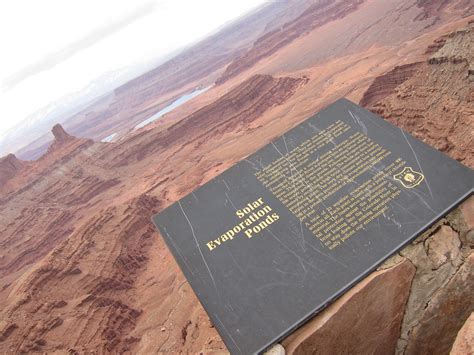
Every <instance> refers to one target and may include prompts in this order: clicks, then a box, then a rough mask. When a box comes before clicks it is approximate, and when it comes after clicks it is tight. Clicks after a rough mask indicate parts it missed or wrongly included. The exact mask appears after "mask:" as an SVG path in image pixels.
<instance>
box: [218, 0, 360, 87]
mask: <svg viewBox="0 0 474 355" xmlns="http://www.w3.org/2000/svg"><path fill="white" fill-rule="evenodd" d="M363 1H364V0H350V1H340V0H338V1H329V0H323V1H318V2H317V3H315V4H313V5H312V6H310V7H309V8H308V9H307V10H305V11H304V13H302V14H301V15H300V16H299V17H297V18H296V19H295V20H292V21H291V22H287V23H285V24H284V25H283V26H281V27H280V28H277V29H275V30H273V31H271V32H269V33H266V34H265V35H263V36H262V37H260V38H258V40H257V41H255V43H254V44H253V47H252V48H251V49H250V50H249V51H247V52H246V53H244V54H243V55H242V56H240V57H238V58H237V59H235V60H234V61H233V62H232V63H231V64H229V66H227V68H226V70H225V72H224V73H223V74H222V75H221V76H220V77H219V78H218V79H217V80H216V84H222V83H224V82H225V81H227V80H229V79H230V78H233V77H235V76H236V75H238V74H239V73H241V72H243V71H244V70H246V69H248V68H250V67H252V66H253V65H254V64H255V63H257V62H258V61H259V60H261V59H262V58H265V57H268V56H270V55H272V54H273V53H275V52H277V51H278V50H279V49H280V48H282V47H284V46H285V45H287V44H288V43H291V42H292V41H294V40H295V39H296V38H298V37H300V36H302V35H304V34H306V33H308V32H310V31H312V30H314V29H315V28H317V27H320V26H323V25H324V24H326V23H329V22H331V21H334V20H337V19H341V18H344V17H345V16H346V15H347V14H348V13H350V12H352V11H354V10H355V9H357V7H358V6H359V5H360V4H361V3H362V2H363Z"/></svg>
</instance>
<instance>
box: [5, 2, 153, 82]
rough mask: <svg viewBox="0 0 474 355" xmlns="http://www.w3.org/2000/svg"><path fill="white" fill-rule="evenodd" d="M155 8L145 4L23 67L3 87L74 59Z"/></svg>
mask: <svg viewBox="0 0 474 355" xmlns="http://www.w3.org/2000/svg"><path fill="white" fill-rule="evenodd" d="M155 6H156V5H155V3H153V2H148V3H145V4H143V5H141V6H139V7H137V8H136V9H135V10H134V11H132V12H130V13H129V14H127V15H126V16H124V17H121V18H119V19H117V20H115V21H113V22H109V23H107V24H106V25H104V26H101V27H99V28H97V29H95V30H94V31H92V32H89V33H88V34H87V35H85V36H84V37H82V38H80V39H79V40H77V41H75V42H72V43H70V44H69V45H67V46H66V47H63V48H60V49H59V50H57V51H55V52H52V53H50V54H48V55H46V56H44V57H42V58H40V59H39V60H37V61H35V62H33V63H31V64H29V65H27V66H25V67H23V68H22V69H21V70H19V71H17V72H15V73H13V74H12V75H10V76H9V77H7V78H5V79H4V80H3V82H2V87H3V88H4V89H11V88H13V87H14V86H16V85H17V84H19V83H20V82H22V81H23V80H25V79H27V78H28V77H30V76H33V75H36V74H38V73H41V72H43V71H47V70H49V69H51V68H53V67H55V66H56V65H58V64H60V63H61V62H63V61H65V60H67V59H68V58H70V57H72V56H73V55H74V54H76V53H78V52H80V51H82V50H84V49H86V48H88V47H91V46H92V45H94V44H96V43H97V42H100V41H101V40H103V39H104V38H106V37H108V36H110V35H112V34H114V33H116V32H118V31H120V30H121V29H123V28H124V27H126V26H128V25H130V24H131V23H133V22H135V21H137V20H139V19H141V18H143V17H145V16H147V15H149V14H151V13H152V12H153V11H154V9H155Z"/></svg>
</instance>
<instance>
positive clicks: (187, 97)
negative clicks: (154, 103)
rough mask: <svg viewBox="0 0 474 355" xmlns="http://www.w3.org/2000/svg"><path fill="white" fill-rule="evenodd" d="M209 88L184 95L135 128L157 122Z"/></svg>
mask: <svg viewBox="0 0 474 355" xmlns="http://www.w3.org/2000/svg"><path fill="white" fill-rule="evenodd" d="M209 88H210V86H208V87H207V88H203V89H197V90H194V91H193V92H190V93H187V94H184V95H183V96H181V97H180V98H179V99H177V100H175V101H173V102H172V103H171V104H169V105H168V106H166V107H164V108H163V109H161V110H160V111H158V112H156V113H155V114H153V115H152V116H150V117H148V118H147V119H146V120H144V121H142V122H140V123H139V124H137V125H136V126H135V129H139V128H142V127H144V126H146V125H147V124H149V123H151V122H153V121H156V120H157V119H158V118H160V117H161V116H163V115H164V114H166V113H168V112H170V111H173V110H174V109H175V108H176V107H178V106H181V105H182V104H184V103H185V102H187V101H189V100H191V99H192V98H194V97H196V96H198V95H200V94H202V93H203V92H205V91H207V90H208V89H209Z"/></svg>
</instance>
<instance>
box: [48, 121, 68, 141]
mask: <svg viewBox="0 0 474 355" xmlns="http://www.w3.org/2000/svg"><path fill="white" fill-rule="evenodd" d="M51 132H52V133H53V136H54V140H55V141H56V142H58V143H63V142H66V141H70V140H72V139H74V137H73V136H71V135H69V134H68V133H67V132H66V131H65V130H64V128H63V126H61V125H60V124H59V123H57V124H55V125H54V126H53V129H52V130H51Z"/></svg>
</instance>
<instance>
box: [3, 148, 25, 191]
mask: <svg viewBox="0 0 474 355" xmlns="http://www.w3.org/2000/svg"><path fill="white" fill-rule="evenodd" d="M24 165H25V164H24V162H23V161H21V160H19V159H18V158H17V157H16V156H15V155H14V154H8V155H7V156H5V157H3V158H0V185H3V184H5V183H6V182H7V181H8V180H10V179H11V178H12V177H13V176H15V175H16V173H17V172H18V171H19V170H21V169H22V168H23V166H24Z"/></svg>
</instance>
